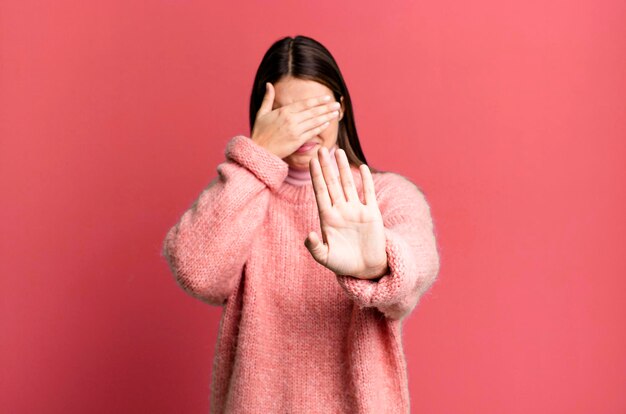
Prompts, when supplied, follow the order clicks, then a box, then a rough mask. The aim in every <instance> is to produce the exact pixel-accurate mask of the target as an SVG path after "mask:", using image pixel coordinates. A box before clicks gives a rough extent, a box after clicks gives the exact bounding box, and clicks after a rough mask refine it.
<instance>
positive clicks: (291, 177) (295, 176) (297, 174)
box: [285, 145, 339, 185]
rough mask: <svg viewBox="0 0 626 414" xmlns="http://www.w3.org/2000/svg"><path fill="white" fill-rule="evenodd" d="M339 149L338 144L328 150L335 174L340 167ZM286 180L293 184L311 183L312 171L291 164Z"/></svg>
mask: <svg viewBox="0 0 626 414" xmlns="http://www.w3.org/2000/svg"><path fill="white" fill-rule="evenodd" d="M336 150H337V145H333V146H332V148H330V149H329V150H328V154H329V155H330V164H331V165H332V166H333V170H334V171H335V174H336V175H337V176H338V175H339V168H338V167H337V160H336V158H335V151H336ZM285 182H287V183H289V184H293V185H306V184H310V183H311V173H310V172H309V169H308V168H307V169H304V170H299V169H296V168H293V167H292V166H291V165H290V166H289V173H288V174H287V177H286V178H285Z"/></svg>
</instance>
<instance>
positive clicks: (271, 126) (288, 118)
mask: <svg viewBox="0 0 626 414" xmlns="http://www.w3.org/2000/svg"><path fill="white" fill-rule="evenodd" d="M274 96H275V91H274V85H272V84H271V83H270V82H267V83H266V90H265V96H264V97H263V102H262V103H261V107H260V108H259V111H258V112H257V115H256V119H255V121H254V128H253V130H252V136H251V138H252V140H253V141H254V142H255V143H256V144H258V145H260V146H262V147H263V148H265V149H267V150H268V151H270V152H271V153H273V154H275V155H277V156H278V157H280V158H285V157H287V156H289V155H291V154H292V153H294V152H295V151H296V150H297V149H298V148H300V146H301V145H302V144H304V143H305V142H306V141H308V140H310V139H311V138H313V137H314V136H315V135H317V134H319V133H320V132H322V131H323V130H324V129H326V128H327V127H328V125H330V120H332V119H334V118H336V117H337V116H338V115H339V111H338V110H339V106H340V105H339V103H338V102H336V101H334V102H330V100H331V99H332V97H331V96H329V95H324V96H319V97H315V98H307V99H302V100H300V101H296V102H292V103H290V104H289V105H285V106H282V107H280V108H276V109H274V110H272V106H273V105H274Z"/></svg>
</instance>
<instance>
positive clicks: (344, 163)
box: [335, 148, 361, 203]
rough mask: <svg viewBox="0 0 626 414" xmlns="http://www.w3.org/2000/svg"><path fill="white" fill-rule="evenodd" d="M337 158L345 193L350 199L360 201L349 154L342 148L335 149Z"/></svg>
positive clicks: (347, 198)
mask: <svg viewBox="0 0 626 414" xmlns="http://www.w3.org/2000/svg"><path fill="white" fill-rule="evenodd" d="M335 159H336V160H337V166H338V168H339V176H340V177H341V186H342V187H343V193H344V194H345V196H346V200H348V201H359V203H360V202H361V200H359V193H357V191H356V186H355V185H354V177H353V176H352V170H351V169H350V162H349V161H348V156H347V155H346V152H345V151H344V150H343V149H342V148H337V149H336V150H335Z"/></svg>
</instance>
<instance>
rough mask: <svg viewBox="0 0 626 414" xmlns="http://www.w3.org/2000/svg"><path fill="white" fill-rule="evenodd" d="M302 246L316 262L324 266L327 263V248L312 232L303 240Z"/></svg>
mask: <svg viewBox="0 0 626 414" xmlns="http://www.w3.org/2000/svg"><path fill="white" fill-rule="evenodd" d="M304 245H305V246H306V248H307V249H308V250H309V252H310V253H311V256H313V258H314V259H315V261H316V262H318V263H320V264H322V265H325V263H326V262H327V261H328V246H327V245H325V244H324V243H322V242H321V241H320V239H319V237H317V233H315V232H314V231H312V232H310V233H309V235H308V236H307V238H306V239H305V240H304Z"/></svg>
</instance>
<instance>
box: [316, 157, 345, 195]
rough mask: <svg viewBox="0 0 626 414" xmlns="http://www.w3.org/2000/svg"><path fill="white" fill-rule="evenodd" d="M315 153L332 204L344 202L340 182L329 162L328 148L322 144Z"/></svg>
mask: <svg viewBox="0 0 626 414" xmlns="http://www.w3.org/2000/svg"><path fill="white" fill-rule="evenodd" d="M317 154H318V158H320V165H321V167H322V173H323V174H324V180H325V181H326V187H327V188H328V194H330V199H331V201H332V203H333V205H335V204H337V203H343V202H345V201H346V197H345V196H344V195H343V190H342V189H341V183H340V182H339V180H338V179H337V176H336V175H335V168H334V167H333V166H332V164H331V162H332V160H331V159H330V155H329V154H328V148H326V147H324V146H322V147H321V148H320V149H319V150H318V152H317Z"/></svg>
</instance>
